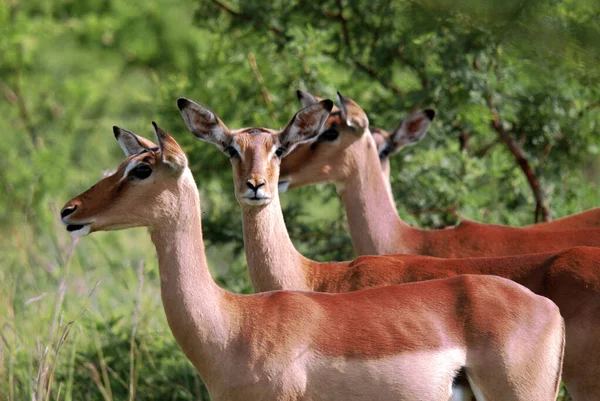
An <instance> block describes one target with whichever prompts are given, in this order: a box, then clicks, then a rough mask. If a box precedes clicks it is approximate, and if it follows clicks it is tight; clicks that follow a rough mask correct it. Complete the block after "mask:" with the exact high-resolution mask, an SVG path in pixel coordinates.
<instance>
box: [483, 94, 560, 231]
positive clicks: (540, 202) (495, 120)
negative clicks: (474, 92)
mask: <svg viewBox="0 0 600 401" xmlns="http://www.w3.org/2000/svg"><path fill="white" fill-rule="evenodd" d="M487 105H488V108H489V109H490V112H491V113H492V127H493V128H494V130H496V132H497V133H498V136H499V137H500V139H501V140H502V141H503V142H504V143H505V144H506V146H507V147H508V150H509V151H510V152H511V153H512V154H513V156H514V158H515V161H516V162H517V164H518V165H519V167H520V168H521V170H522V171H523V173H524V174H525V177H527V181H528V182H529V186H530V187H531V190H532V191H533V195H534V197H535V203H536V205H535V222H536V223H537V222H538V221H539V217H540V215H541V217H542V220H543V221H546V222H547V221H550V209H549V208H548V206H547V205H546V200H545V199H544V194H543V192H542V189H541V187H540V183H539V180H538V178H537V176H536V175H535V172H534V171H533V169H532V168H531V165H530V163H529V160H528V159H527V157H526V156H525V154H524V153H523V151H522V150H521V148H519V146H518V145H517V144H516V142H515V141H514V140H513V138H512V137H511V136H510V135H508V134H507V133H506V132H505V131H504V127H503V126H502V121H501V120H500V115H499V114H498V110H496V107H495V106H494V102H493V100H492V93H491V92H489V93H488V96H487Z"/></svg>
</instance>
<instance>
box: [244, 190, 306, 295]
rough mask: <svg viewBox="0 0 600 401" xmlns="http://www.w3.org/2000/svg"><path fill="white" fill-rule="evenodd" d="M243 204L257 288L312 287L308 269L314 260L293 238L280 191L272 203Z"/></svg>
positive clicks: (249, 257)
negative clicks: (304, 253)
mask: <svg viewBox="0 0 600 401" xmlns="http://www.w3.org/2000/svg"><path fill="white" fill-rule="evenodd" d="M240 206H241V208H242V222H243V223H242V224H243V229H244V249H245V251H246V260H247V263H248V270H249V272H250V279H251V280H252V285H253V286H254V290H255V291H256V292H263V291H271V290H281V289H286V290H297V291H308V290H310V288H309V287H308V284H307V279H306V271H305V269H308V268H309V266H310V262H311V261H310V260H308V259H306V258H305V257H304V256H302V255H301V254H300V253H299V252H298V251H297V250H296V248H295V247H294V244H293V243H292V240H291V239H290V236H289V234H288V231H287V228H286V227H285V221H284V220H283V213H282V211H281V205H280V203H279V195H278V194H277V192H275V193H274V196H273V199H272V200H271V202H270V203H269V204H268V205H265V206H248V205H245V204H240Z"/></svg>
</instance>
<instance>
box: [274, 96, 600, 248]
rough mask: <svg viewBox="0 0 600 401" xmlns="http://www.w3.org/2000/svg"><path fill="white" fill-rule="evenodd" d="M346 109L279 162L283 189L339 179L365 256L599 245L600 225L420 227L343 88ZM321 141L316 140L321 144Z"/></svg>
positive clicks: (470, 223)
mask: <svg viewBox="0 0 600 401" xmlns="http://www.w3.org/2000/svg"><path fill="white" fill-rule="evenodd" d="M338 100H339V102H340V113H339V114H335V115H332V116H330V117H329V118H328V120H327V122H326V123H325V126H324V128H323V133H326V132H328V131H333V132H335V134H329V135H331V136H336V134H337V137H336V139H335V140H334V141H327V142H325V141H319V140H318V139H317V141H316V142H315V143H313V144H302V145H299V146H298V147H297V148H296V149H295V150H294V151H293V152H291V153H290V154H289V155H288V156H287V157H286V158H285V159H283V161H282V164H281V177H280V182H281V184H282V185H280V188H286V187H289V188H293V187H297V186H302V185H308V184H314V183H319V182H333V183H335V184H336V186H337V190H338V194H339V195H340V197H341V200H342V203H343V204H344V207H345V209H346V216H347V218H348V226H349V229H350V237H351V239H352V244H353V246H354V249H355V250H356V252H357V253H358V254H359V255H369V254H397V253H408V254H421V255H431V256H439V257H472V256H502V255H515V254H525V253H537V252H549V251H554V250H559V249H564V248H567V247H571V246H578V245H587V246H600V228H599V229H585V230H584V229H581V230H565V231H560V232H558V231H556V232H554V231H543V230H530V229H525V228H514V227H507V226H499V225H490V224H482V223H478V222H475V221H471V220H463V221H462V222H461V224H460V225H458V226H456V227H453V228H447V229H443V230H420V229H418V228H414V227H411V226H409V225H408V224H406V223H404V222H403V221H402V219H401V218H400V217H399V216H398V212H397V211H396V208H395V206H394V202H393V200H392V198H391V196H390V191H389V190H388V187H387V185H386V183H385V181H384V178H383V174H382V173H381V167H380V165H379V156H378V154H377V148H376V146H375V142H374V140H373V137H372V135H371V134H370V131H369V120H368V118H367V115H366V114H365V112H364V111H363V110H362V109H361V108H360V107H359V106H358V105H357V104H356V103H355V102H354V101H352V100H350V99H348V98H345V97H342V96H341V95H339V93H338ZM315 144H316V145H315Z"/></svg>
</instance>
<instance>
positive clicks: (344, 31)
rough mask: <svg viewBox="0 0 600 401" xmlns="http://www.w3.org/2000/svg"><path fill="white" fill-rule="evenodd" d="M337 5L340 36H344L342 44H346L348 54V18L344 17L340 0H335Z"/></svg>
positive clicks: (349, 47)
mask: <svg viewBox="0 0 600 401" xmlns="http://www.w3.org/2000/svg"><path fill="white" fill-rule="evenodd" d="M337 5H338V8H339V10H340V11H339V13H338V14H337V18H338V19H339V20H340V24H341V25H342V37H343V38H344V44H345V45H346V46H348V49H349V50H350V54H352V48H351V46H350V34H349V33H348V20H347V19H346V18H344V6H343V4H342V0H337Z"/></svg>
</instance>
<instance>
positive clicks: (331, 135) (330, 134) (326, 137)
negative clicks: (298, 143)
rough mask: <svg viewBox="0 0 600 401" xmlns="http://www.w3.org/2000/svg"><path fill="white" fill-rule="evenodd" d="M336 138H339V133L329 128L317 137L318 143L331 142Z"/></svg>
mask: <svg viewBox="0 0 600 401" xmlns="http://www.w3.org/2000/svg"><path fill="white" fill-rule="evenodd" d="M338 136H340V133H339V132H338V131H337V130H336V129H335V128H330V129H328V130H327V131H325V132H323V133H322V134H321V135H319V141H323V142H333V141H335V140H336V139H337V138H338Z"/></svg>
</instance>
